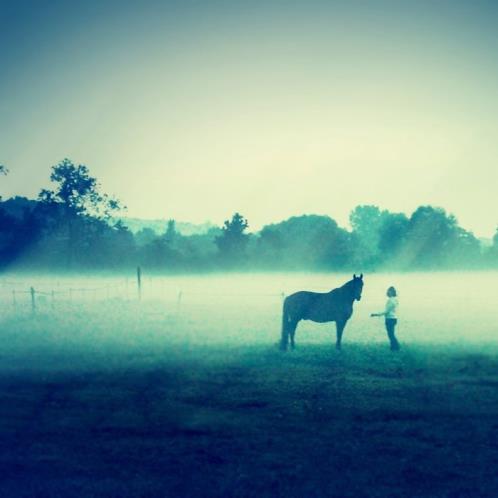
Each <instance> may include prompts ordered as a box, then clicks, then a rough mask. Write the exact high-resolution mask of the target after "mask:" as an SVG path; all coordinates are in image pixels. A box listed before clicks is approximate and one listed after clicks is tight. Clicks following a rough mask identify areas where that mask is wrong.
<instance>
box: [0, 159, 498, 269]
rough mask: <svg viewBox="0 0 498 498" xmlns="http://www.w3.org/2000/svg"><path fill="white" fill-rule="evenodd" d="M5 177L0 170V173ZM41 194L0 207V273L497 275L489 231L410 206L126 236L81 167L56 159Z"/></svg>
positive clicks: (237, 217)
mask: <svg viewBox="0 0 498 498" xmlns="http://www.w3.org/2000/svg"><path fill="white" fill-rule="evenodd" d="M7 173H8V170H7V168H5V167H4V166H2V165H0V174H7ZM50 181H51V183H52V188H51V189H42V190H41V191H40V193H39V195H38V197H37V199H27V198H25V197H13V198H10V199H7V200H1V201H0V265H1V268H2V269H3V270H7V269H26V270H75V271H76V270H85V269H87V270H89V269H92V270H119V269H123V268H129V267H131V266H136V265H140V266H143V267H144V268H147V269H150V270H153V271H163V272H189V271H216V270H242V271H243V270H316V271H320V270H321V271H340V270H351V269H353V270H356V269H361V270H381V269H389V270H439V269H463V268H498V230H497V232H496V234H495V236H494V238H493V241H492V243H491V244H489V245H484V244H483V243H482V242H481V241H480V240H479V239H477V238H476V237H475V236H474V235H473V234H472V232H470V231H467V230H465V229H464V228H462V227H461V226H459V224H458V222H457V219H456V218H455V217H454V216H453V215H451V214H448V213H447V212H446V211H445V210H444V209H443V208H440V207H433V206H420V207H418V208H417V209H416V210H415V211H414V212H413V213H412V214H411V216H407V215H405V214H404V213H392V212H390V211H387V210H382V209H380V208H379V207H377V206H372V205H363V206H357V207H355V208H354V209H353V210H352V212H351V215H350V224H351V230H346V229H344V228H342V227H340V226H339V225H338V224H337V223H336V221H334V220H333V219H332V218H330V217H328V216H318V215H302V216H295V217H291V218H289V219H287V220H284V221H282V222H280V223H274V224H270V225H267V226H265V227H263V229H262V230H260V231H259V232H257V233H249V232H248V228H249V224H248V221H247V219H245V218H244V216H242V215H241V214H239V213H235V214H234V215H233V216H232V217H231V218H230V219H228V220H226V221H225V223H224V225H223V226H222V227H218V228H213V229H211V230H209V231H208V232H206V233H203V234H196V235H189V236H186V235H182V234H181V233H179V232H178V231H177V229H176V225H175V221H174V220H169V221H168V222H167V223H165V227H164V231H163V233H160V234H157V233H156V232H154V231H153V230H151V229H148V228H144V229H142V230H140V231H138V232H137V233H135V234H133V233H132V232H131V231H130V230H129V229H128V228H127V227H126V226H125V224H124V223H123V222H122V221H117V222H116V221H114V220H115V219H116V214H117V213H118V212H119V211H120V210H121V209H122V208H123V206H122V205H121V203H120V202H119V201H118V200H117V199H114V198H112V197H110V196H108V195H107V194H105V193H103V192H102V190H101V186H100V184H99V182H98V181H97V179H96V178H94V177H93V176H91V174H90V171H89V169H88V168H87V167H86V166H84V165H75V164H74V163H73V162H72V161H70V160H69V159H64V160H63V161H61V162H60V163H59V164H57V165H56V166H54V167H53V168H52V171H51V175H50Z"/></svg>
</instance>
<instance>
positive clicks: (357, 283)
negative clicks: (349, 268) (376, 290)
mask: <svg viewBox="0 0 498 498" xmlns="http://www.w3.org/2000/svg"><path fill="white" fill-rule="evenodd" d="M351 283H352V288H353V299H356V300H357V301H359V300H360V299H361V291H362V290H363V273H362V274H361V275H360V276H359V277H357V276H356V273H355V274H353V280H351Z"/></svg>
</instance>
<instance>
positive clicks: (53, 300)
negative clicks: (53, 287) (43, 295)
mask: <svg viewBox="0 0 498 498" xmlns="http://www.w3.org/2000/svg"><path fill="white" fill-rule="evenodd" d="M54 308H55V292H54V291H52V309H54Z"/></svg>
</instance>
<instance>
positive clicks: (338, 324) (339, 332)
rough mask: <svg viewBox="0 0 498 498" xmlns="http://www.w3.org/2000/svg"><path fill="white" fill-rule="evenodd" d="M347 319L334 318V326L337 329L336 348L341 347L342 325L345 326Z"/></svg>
mask: <svg viewBox="0 0 498 498" xmlns="http://www.w3.org/2000/svg"><path fill="white" fill-rule="evenodd" d="M346 323H347V320H336V322H335V326H336V330H337V340H336V343H335V347H336V349H341V340H342V333H343V331H344V327H345V326H346Z"/></svg>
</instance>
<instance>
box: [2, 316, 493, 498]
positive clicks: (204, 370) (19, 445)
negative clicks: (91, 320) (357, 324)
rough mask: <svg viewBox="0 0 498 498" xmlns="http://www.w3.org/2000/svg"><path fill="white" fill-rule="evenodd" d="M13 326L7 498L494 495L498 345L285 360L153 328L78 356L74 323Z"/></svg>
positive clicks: (267, 350) (263, 348) (366, 347)
mask: <svg viewBox="0 0 498 498" xmlns="http://www.w3.org/2000/svg"><path fill="white" fill-rule="evenodd" d="M82 316H83V315H82ZM123 319H125V318H123ZM15 323H16V326H17V327H18V328H17V329H16V331H15V337H16V338H17V341H18V342H15V341H11V342H10V345H4V347H3V354H2V357H1V358H0V361H4V364H3V367H4V368H3V372H2V376H1V378H0V407H1V408H0V437H1V440H0V441H1V443H0V469H2V470H1V475H2V478H1V481H0V495H1V496H5V497H32V496H36V497H45V496H46V497H59V496H60V497H69V496H70V497H92V496H95V497H97V496H98V497H100V496H115V497H123V498H126V497H137V496H138V497H140V496H143V497H147V496H151V497H152V496H154V497H155V496H158V497H165V496H168V497H169V496H172V497H197V496H199V497H204V496H205V497H211V496H212V497H220V496H231V497H279V496H282V497H283V496H285V497H325V496H338V497H348V496H372V497H375V496H389V497H396V496H400V497H401V496H409V497H418V496H420V497H422V496H423V497H427V496H434V497H463V496H469V497H479V496H496V495H497V494H498V473H497V472H496V469H497V466H498V362H497V357H498V356H497V355H498V350H497V349H496V348H495V349H493V348H492V349H487V350H486V349H485V348H484V347H482V346H477V345H474V346H465V345H460V346H458V345H454V346H451V347H447V346H437V345H431V344H417V345H413V344H412V345H410V344H405V345H404V348H403V350H402V351H401V352H399V353H391V352H390V351H389V350H388V347H387V342H386V343H379V344H358V343H348V342H347V341H346V342H345V344H344V349H343V351H341V352H337V351H335V350H334V349H333V347H332V344H331V343H330V344H329V343H326V344H306V343H301V344H299V347H298V349H297V350H296V351H294V352H288V353H280V352H279V351H278V350H277V349H276V348H275V347H274V346H273V345H271V344H255V345H250V344H244V345H240V346H237V345H234V344H231V345H223V344H212V345H209V344H192V343H189V342H185V343H181V342H178V341H177V342H174V341H172V342H171V343H167V342H161V341H156V342H154V340H152V339H151V338H153V337H154V334H155V332H154V326H153V325H154V324H153V323H152V322H151V323H150V324H149V325H150V327H145V329H147V330H148V331H149V339H150V340H149V342H138V343H137V342H136V341H135V342H134V341H133V339H131V338H128V340H127V342H126V344H127V347H126V348H122V349H118V348H113V347H111V346H105V342H104V343H100V344H97V343H95V342H93V344H92V341H90V342H87V343H85V344H84V347H83V346H82V345H81V344H82V343H79V344H78V345H77V347H76V346H75V344H76V343H77V342H78V341H77V339H76V338H75V337H78V334H77V332H76V331H75V333H74V335H73V336H72V339H69V338H68V339H67V342H66V344H65V346H64V345H61V337H70V334H69V330H72V328H73V327H74V326H75V323H77V322H72V321H69V322H68V323H66V325H65V328H64V327H62V326H61V324H60V323H59V324H58V326H57V327H56V329H57V331H58V333H57V335H53V336H51V335H50V334H49V333H48V332H47V335H46V336H44V335H43V330H45V328H46V327H47V326H48V324H49V323H50V320H48V319H47V320H46V321H44V320H40V319H39V320H37V321H36V323H35V322H33V321H30V320H29V319H26V322H25V323H23V324H21V325H19V323H18V321H16V322H15ZM11 325H12V326H13V324H11ZM156 325H157V324H156ZM129 326H130V327H133V324H132V323H130V324H129ZM19 327H20V328H19ZM7 329H8V327H6V332H5V333H6V334H8V332H7ZM21 329H22V330H29V331H31V336H29V337H30V339H29V341H26V347H25V348H22V347H21V344H22V339H19V331H20V330H21ZM38 329H39V330H38ZM12 330H13V329H12ZM12 334H13V335H12V337H13V336H14V332H12ZM12 337H11V338H12ZM35 337H38V338H39V342H38V343H37V342H36V341H35ZM47 337H48V339H47ZM123 340H124V339H123ZM30 341H34V342H30ZM28 342H29V343H30V344H28ZM33 344H35V345H36V347H35V346H33ZM43 344H44V346H43V347H42V345H43ZM55 344H58V345H59V348H56V347H55ZM103 344H104V345H103ZM9 347H10V349H9ZM36 355H38V356H36ZM35 358H36V360H35V362H34V363H32V364H28V362H29V361H34V359H35Z"/></svg>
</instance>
